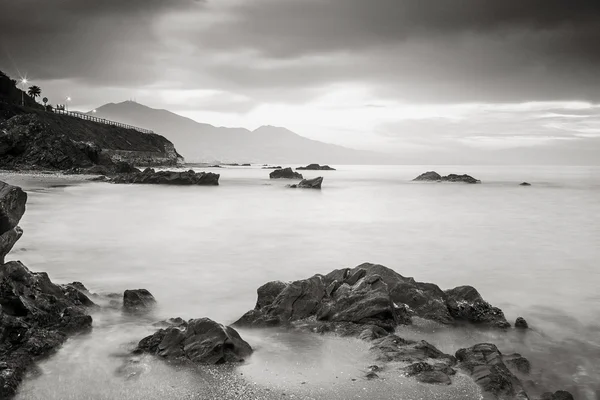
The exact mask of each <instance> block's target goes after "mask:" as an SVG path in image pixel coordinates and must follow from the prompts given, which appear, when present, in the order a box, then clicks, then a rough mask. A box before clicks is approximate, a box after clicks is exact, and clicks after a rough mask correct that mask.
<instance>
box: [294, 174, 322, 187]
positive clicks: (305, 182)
mask: <svg viewBox="0 0 600 400" xmlns="http://www.w3.org/2000/svg"><path fill="white" fill-rule="evenodd" d="M322 184H323V177H321V176H319V177H317V178H313V179H302V180H301V181H300V183H298V184H294V185H289V187H291V188H293V189H296V188H301V189H321V185H322Z"/></svg>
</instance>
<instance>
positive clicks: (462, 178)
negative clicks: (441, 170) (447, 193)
mask: <svg viewBox="0 0 600 400" xmlns="http://www.w3.org/2000/svg"><path fill="white" fill-rule="evenodd" d="M413 181H432V182H464V183H481V181H480V180H479V179H475V178H473V177H472V176H470V175H466V174H464V175H456V174H450V175H447V176H441V175H440V174H438V173H437V172H435V171H428V172H425V173H423V174H421V175H419V176H417V177H416V178H415V179H413Z"/></svg>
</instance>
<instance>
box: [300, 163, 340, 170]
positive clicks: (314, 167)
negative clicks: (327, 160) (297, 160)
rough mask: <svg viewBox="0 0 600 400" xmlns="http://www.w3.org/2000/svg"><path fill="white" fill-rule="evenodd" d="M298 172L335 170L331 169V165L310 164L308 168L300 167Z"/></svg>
mask: <svg viewBox="0 0 600 400" xmlns="http://www.w3.org/2000/svg"><path fill="white" fill-rule="evenodd" d="M296 170H309V171H335V168H331V167H330V166H329V165H319V164H308V165H307V166H306V167H298V168H296Z"/></svg>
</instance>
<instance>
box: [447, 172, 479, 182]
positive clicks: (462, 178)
mask: <svg viewBox="0 0 600 400" xmlns="http://www.w3.org/2000/svg"><path fill="white" fill-rule="evenodd" d="M442 182H464V183H481V181H480V180H479V179H475V178H473V177H472V176H471V175H467V174H463V175H456V174H450V175H446V176H442Z"/></svg>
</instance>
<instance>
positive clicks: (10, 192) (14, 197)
mask: <svg viewBox="0 0 600 400" xmlns="http://www.w3.org/2000/svg"><path fill="white" fill-rule="evenodd" d="M26 201H27V195H26V194H25V193H24V192H23V191H22V190H21V189H20V188H18V187H15V186H11V185H7V184H6V183H4V182H0V234H1V236H0V243H1V244H0V245H2V246H5V245H6V244H7V243H8V246H9V247H12V245H14V242H15V241H16V240H18V238H19V237H20V235H21V233H22V231H20V228H19V227H18V223H19V221H20V219H21V217H22V216H23V213H24V212H25V203H26ZM17 231H18V232H19V233H18V235H17V237H16V239H14V236H10V235H14V234H15V232H17ZM7 235H8V236H7ZM9 236H10V237H11V238H12V239H10V240H7V237H9ZM8 250H10V248H8V247H3V249H2V260H0V359H1V360H2V362H1V363H0V398H1V399H7V398H10V397H12V396H14V394H15V392H16V390H17V387H18V385H19V384H20V383H21V380H22V379H23V376H24V375H25V373H26V371H27V370H28V369H29V368H30V367H31V366H32V364H33V363H34V362H35V361H36V360H38V359H40V358H41V357H44V356H47V355H49V354H50V353H52V352H53V351H55V350H56V349H57V348H58V347H59V346H60V345H61V344H62V343H64V341H65V340H66V339H67V338H68V337H69V336H70V335H72V334H75V333H78V332H84V331H87V330H89V329H90V328H91V325H92V317H91V316H90V315H88V313H87V306H94V303H93V302H92V301H91V300H90V299H89V298H88V297H87V296H85V294H83V293H80V292H79V290H78V289H77V288H76V287H73V286H69V285H64V286H59V285H56V284H54V283H52V281H50V278H49V277H48V274H46V273H44V272H38V273H35V272H31V271H30V270H29V269H28V268H27V267H26V266H25V265H23V264H22V263H21V262H19V261H9V262H6V263H5V262H4V256H5V255H6V253H8Z"/></svg>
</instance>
